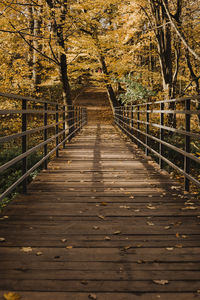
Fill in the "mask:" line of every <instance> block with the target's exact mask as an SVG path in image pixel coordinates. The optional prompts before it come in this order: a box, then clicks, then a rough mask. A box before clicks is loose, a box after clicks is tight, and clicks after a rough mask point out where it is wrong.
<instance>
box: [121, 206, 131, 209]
mask: <svg viewBox="0 0 200 300" xmlns="http://www.w3.org/2000/svg"><path fill="white" fill-rule="evenodd" d="M119 208H126V209H129V208H130V206H127V205H121V206H120V207H119Z"/></svg>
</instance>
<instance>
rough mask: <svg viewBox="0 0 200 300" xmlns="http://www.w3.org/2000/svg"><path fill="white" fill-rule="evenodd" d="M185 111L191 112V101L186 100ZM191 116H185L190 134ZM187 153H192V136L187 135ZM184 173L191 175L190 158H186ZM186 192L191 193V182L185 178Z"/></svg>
mask: <svg viewBox="0 0 200 300" xmlns="http://www.w3.org/2000/svg"><path fill="white" fill-rule="evenodd" d="M185 110H186V111H188V112H189V111H190V99H187V100H185ZM190 119H191V117H190V114H189V113H187V112H186V114H185V131H187V132H189V133H190ZM185 151H186V152H188V153H190V136H189V135H187V134H186V135H185ZM184 171H185V173H187V174H189V173H190V159H189V157H186V156H184ZM184 185H185V190H186V191H189V189H190V181H189V179H188V178H187V177H186V176H185V182H184Z"/></svg>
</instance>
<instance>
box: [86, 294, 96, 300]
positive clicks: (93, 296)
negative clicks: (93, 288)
mask: <svg viewBox="0 0 200 300" xmlns="http://www.w3.org/2000/svg"><path fill="white" fill-rule="evenodd" d="M88 298H90V299H94V300H96V299H97V296H96V294H89V296H88Z"/></svg>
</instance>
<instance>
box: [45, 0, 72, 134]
mask: <svg viewBox="0 0 200 300" xmlns="http://www.w3.org/2000/svg"><path fill="white" fill-rule="evenodd" d="M46 2H47V4H48V6H49V8H50V10H51V17H52V30H53V33H54V36H55V37H56V39H57V43H58V45H59V46H60V47H61V48H62V50H63V51H60V53H59V75H60V80H61V83H62V87H63V102H64V104H65V105H66V106H67V110H66V120H67V121H66V125H67V128H68V134H69V135H70V139H71V138H72V132H73V131H74V112H73V107H72V97H71V89H70V84H69V78H68V72H67V56H66V54H65V40H64V34H63V28H64V25H65V21H66V15H67V0H62V2H61V6H60V10H61V12H62V13H61V15H60V19H59V22H58V24H57V21H56V17H55V8H54V4H53V2H52V0H46Z"/></svg>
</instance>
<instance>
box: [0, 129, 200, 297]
mask: <svg viewBox="0 0 200 300" xmlns="http://www.w3.org/2000/svg"><path fill="white" fill-rule="evenodd" d="M5 215H6V216H8V218H5V217H4V216H5ZM0 237H1V238H5V241H4V242H0V297H2V299H3V296H2V295H3V294H4V293H5V291H16V292H17V293H19V294H20V295H21V297H22V298H21V299H27V300H37V299H38V300H43V299H44V300H55V299H58V300H68V299H70V300H79V299H80V300H83V299H90V298H89V297H92V296H91V294H92V295H93V299H95V297H96V298H97V299H98V300H122V299H123V300H129V299H131V300H135V299H140V300H151V299H152V300H156V299H163V300H168V299H170V300H172V299H177V300H178V299H180V300H190V299H200V208H199V202H198V201H197V199H195V197H191V196H189V195H185V194H184V193H183V191H182V190H181V188H180V187H179V185H178V184H177V183H176V182H174V181H173V180H172V179H170V178H169V176H168V175H166V174H164V173H163V172H161V171H159V169H158V168H157V166H156V164H154V163H153V162H152V161H151V159H150V158H146V157H145V156H144V155H143V154H142V152H140V151H139V150H138V149H137V147H136V146H135V145H134V144H131V143H130V142H129V141H128V140H126V139H125V138H124V137H122V135H121V136H120V134H119V132H118V131H116V130H115V129H114V127H112V126H110V125H107V126H106V125H97V126H87V127H85V128H84V129H83V132H82V133H81V134H79V135H78V136H77V137H76V138H74V139H73V140H72V142H71V143H70V144H68V145H67V148H66V149H65V150H62V151H61V152H60V156H59V158H56V159H54V161H52V162H51V163H50V164H49V169H48V170H47V171H42V172H41V173H40V174H39V176H37V178H36V179H35V180H34V181H33V182H32V183H31V184H30V185H29V189H28V194H27V195H21V196H19V197H17V199H16V200H15V201H14V202H13V204H11V205H10V206H9V207H8V208H7V209H6V210H5V211H4V214H3V216H1V219H0ZM23 247H31V250H32V251H31V252H28V253H26V252H24V251H22V249H23ZM66 247H68V248H66ZM154 280H167V282H166V284H165V285H162V284H158V283H155V282H154ZM160 283H162V281H161V282H160ZM95 295H96V296H95Z"/></svg>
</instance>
